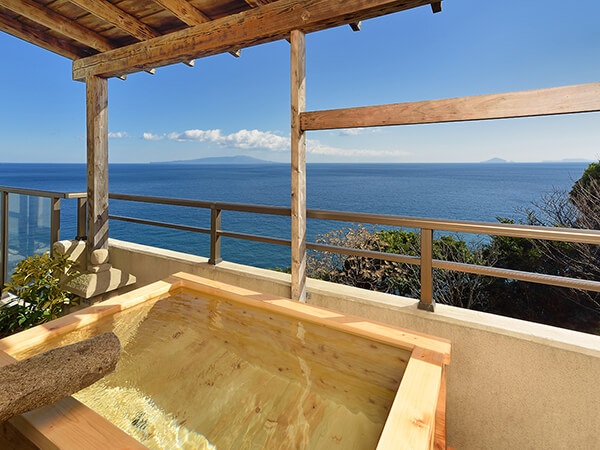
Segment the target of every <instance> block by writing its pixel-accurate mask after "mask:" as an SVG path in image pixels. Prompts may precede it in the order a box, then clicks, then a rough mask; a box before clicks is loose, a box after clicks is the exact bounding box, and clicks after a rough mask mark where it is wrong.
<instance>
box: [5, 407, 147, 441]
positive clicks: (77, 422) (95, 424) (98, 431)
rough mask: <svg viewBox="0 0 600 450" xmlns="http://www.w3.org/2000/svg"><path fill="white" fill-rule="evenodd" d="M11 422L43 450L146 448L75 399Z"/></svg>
mask: <svg viewBox="0 0 600 450" xmlns="http://www.w3.org/2000/svg"><path fill="white" fill-rule="evenodd" d="M9 422H10V424H11V425H12V426H14V427H15V428H16V429H17V430H19V431H20V432H21V434H23V435H24V436H25V437H27V438H28V439H29V440H30V441H31V442H33V443H34V444H35V445H37V446H38V447H39V448H43V449H64V450H67V449H72V450H75V449H84V448H85V449H98V450H99V449H106V448H110V449H122V450H125V449H145V448H146V447H145V446H143V445H142V444H140V443H139V442H138V441H136V440H135V439H134V438H132V437H131V436H129V435H127V434H126V433H125V432H124V431H122V430H120V429H119V428H117V427H116V426H115V425H113V424H112V423H110V422H109V421H108V420H106V419H104V418H103V417H102V416H100V415H99V414H98V413H96V412H94V411H92V410H91V409H90V408H88V407H87V406H85V405H84V404H82V403H80V402H79V401H77V400H75V399H74V398H73V397H67V398H64V399H62V400H61V401H59V402H58V403H56V404H54V405H52V406H45V407H43V408H39V409H36V410H35V411H31V412H28V413H25V414H23V415H22V416H18V417H14V418H13V419H11V420H10V421H9Z"/></svg>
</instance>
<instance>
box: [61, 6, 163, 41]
mask: <svg viewBox="0 0 600 450" xmlns="http://www.w3.org/2000/svg"><path fill="white" fill-rule="evenodd" d="M69 1H70V2H71V3H74V4H75V5H77V6H79V7H80V8H81V9H84V10H86V11H87V12H89V13H91V14H93V15H94V16H96V17H98V18H100V19H102V20H105V21H106V22H108V23H110V24H112V25H114V26H115V27H117V28H119V29H121V30H123V31H125V32H126V33H128V34H130V35H132V36H133V37H135V38H137V39H139V40H140V41H145V40H146V39H152V38H155V37H158V36H160V33H158V32H157V31H156V30H154V29H152V28H151V27H149V26H148V25H146V24H145V23H143V22H141V21H140V20H138V19H137V18H135V17H134V16H132V15H131V14H128V13H126V12H125V11H123V10H122V9H120V8H117V7H116V6H115V5H113V4H112V3H109V2H107V1H105V0H69Z"/></svg>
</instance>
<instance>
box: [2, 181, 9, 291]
mask: <svg viewBox="0 0 600 450" xmlns="http://www.w3.org/2000/svg"><path fill="white" fill-rule="evenodd" d="M0 222H2V224H1V227H2V231H1V233H2V253H1V255H0V259H1V261H0V263H1V264H2V268H1V269H0V291H1V290H2V289H4V285H5V284H6V282H7V281H8V192H5V191H2V212H1V213H0ZM0 297H2V293H1V292H0Z"/></svg>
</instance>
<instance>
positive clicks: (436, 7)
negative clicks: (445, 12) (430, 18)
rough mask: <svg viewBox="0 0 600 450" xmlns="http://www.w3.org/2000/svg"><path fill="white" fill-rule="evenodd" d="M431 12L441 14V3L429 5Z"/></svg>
mask: <svg viewBox="0 0 600 450" xmlns="http://www.w3.org/2000/svg"><path fill="white" fill-rule="evenodd" d="M431 10H432V11H433V13H434V14H436V13H439V12H442V2H434V3H432V4H431Z"/></svg>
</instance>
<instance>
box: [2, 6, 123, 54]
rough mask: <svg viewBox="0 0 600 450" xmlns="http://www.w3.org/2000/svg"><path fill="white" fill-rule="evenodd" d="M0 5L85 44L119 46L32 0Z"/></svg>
mask: <svg viewBox="0 0 600 450" xmlns="http://www.w3.org/2000/svg"><path fill="white" fill-rule="evenodd" d="M0 6H3V7H4V8H6V9H10V10H11V11H13V12H15V13H17V14H20V15H22V16H25V17H27V18H28V19H31V20H33V21H34V22H37V23H39V24H41V25H44V26H45V27H48V28H50V29H52V30H54V31H57V32H59V33H60V34H63V35H65V36H67V37H70V38H71V39H74V40H76V41H77V42H80V43H81V44H83V45H87V46H88V47H92V48H94V49H96V50H100V51H102V52H103V51H106V50H112V49H115V48H117V47H116V45H114V44H113V43H112V42H111V41H110V40H108V39H106V38H105V37H103V36H101V35H99V34H98V33H95V32H93V31H92V30H89V29H87V28H85V27H83V26H81V25H79V24H78V23H77V22H74V21H72V20H69V19H67V18H66V17H64V16H61V15H60V14H58V13H56V12H54V11H52V10H51V9H50V8H46V7H44V6H42V5H40V4H39V3H36V2H34V1H32V0H0Z"/></svg>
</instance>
